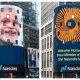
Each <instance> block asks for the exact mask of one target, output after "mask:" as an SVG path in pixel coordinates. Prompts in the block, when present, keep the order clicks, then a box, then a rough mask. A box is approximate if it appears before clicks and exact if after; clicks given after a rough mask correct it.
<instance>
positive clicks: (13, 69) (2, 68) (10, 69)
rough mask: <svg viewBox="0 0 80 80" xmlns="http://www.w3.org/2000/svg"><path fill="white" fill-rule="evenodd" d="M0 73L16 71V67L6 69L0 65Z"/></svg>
mask: <svg viewBox="0 0 80 80" xmlns="http://www.w3.org/2000/svg"><path fill="white" fill-rule="evenodd" d="M0 71H17V67H13V66H11V67H7V66H2V65H0Z"/></svg>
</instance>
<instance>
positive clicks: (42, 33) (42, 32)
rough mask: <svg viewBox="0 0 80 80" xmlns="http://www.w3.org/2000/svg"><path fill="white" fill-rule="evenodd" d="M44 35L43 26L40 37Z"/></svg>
mask: <svg viewBox="0 0 80 80" xmlns="http://www.w3.org/2000/svg"><path fill="white" fill-rule="evenodd" d="M43 36H44V28H42V29H41V37H43Z"/></svg>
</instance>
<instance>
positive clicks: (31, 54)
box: [28, 48, 39, 68]
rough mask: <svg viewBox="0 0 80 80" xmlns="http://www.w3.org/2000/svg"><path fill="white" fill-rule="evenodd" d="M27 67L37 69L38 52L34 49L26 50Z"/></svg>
mask: <svg viewBox="0 0 80 80" xmlns="http://www.w3.org/2000/svg"><path fill="white" fill-rule="evenodd" d="M28 67H29V68H38V67H39V50H38V49H35V48H28Z"/></svg>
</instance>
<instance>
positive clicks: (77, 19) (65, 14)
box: [53, 5, 80, 73]
mask: <svg viewBox="0 0 80 80" xmlns="http://www.w3.org/2000/svg"><path fill="white" fill-rule="evenodd" d="M54 12H55V16H54V34H53V35H54V38H53V41H54V48H53V51H54V72H61V73H63V72H80V6H76V5H62V6H58V7H57V8H55V10H54Z"/></svg>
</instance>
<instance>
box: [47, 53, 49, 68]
mask: <svg viewBox="0 0 80 80" xmlns="http://www.w3.org/2000/svg"><path fill="white" fill-rule="evenodd" d="M47 68H49V52H47Z"/></svg>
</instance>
